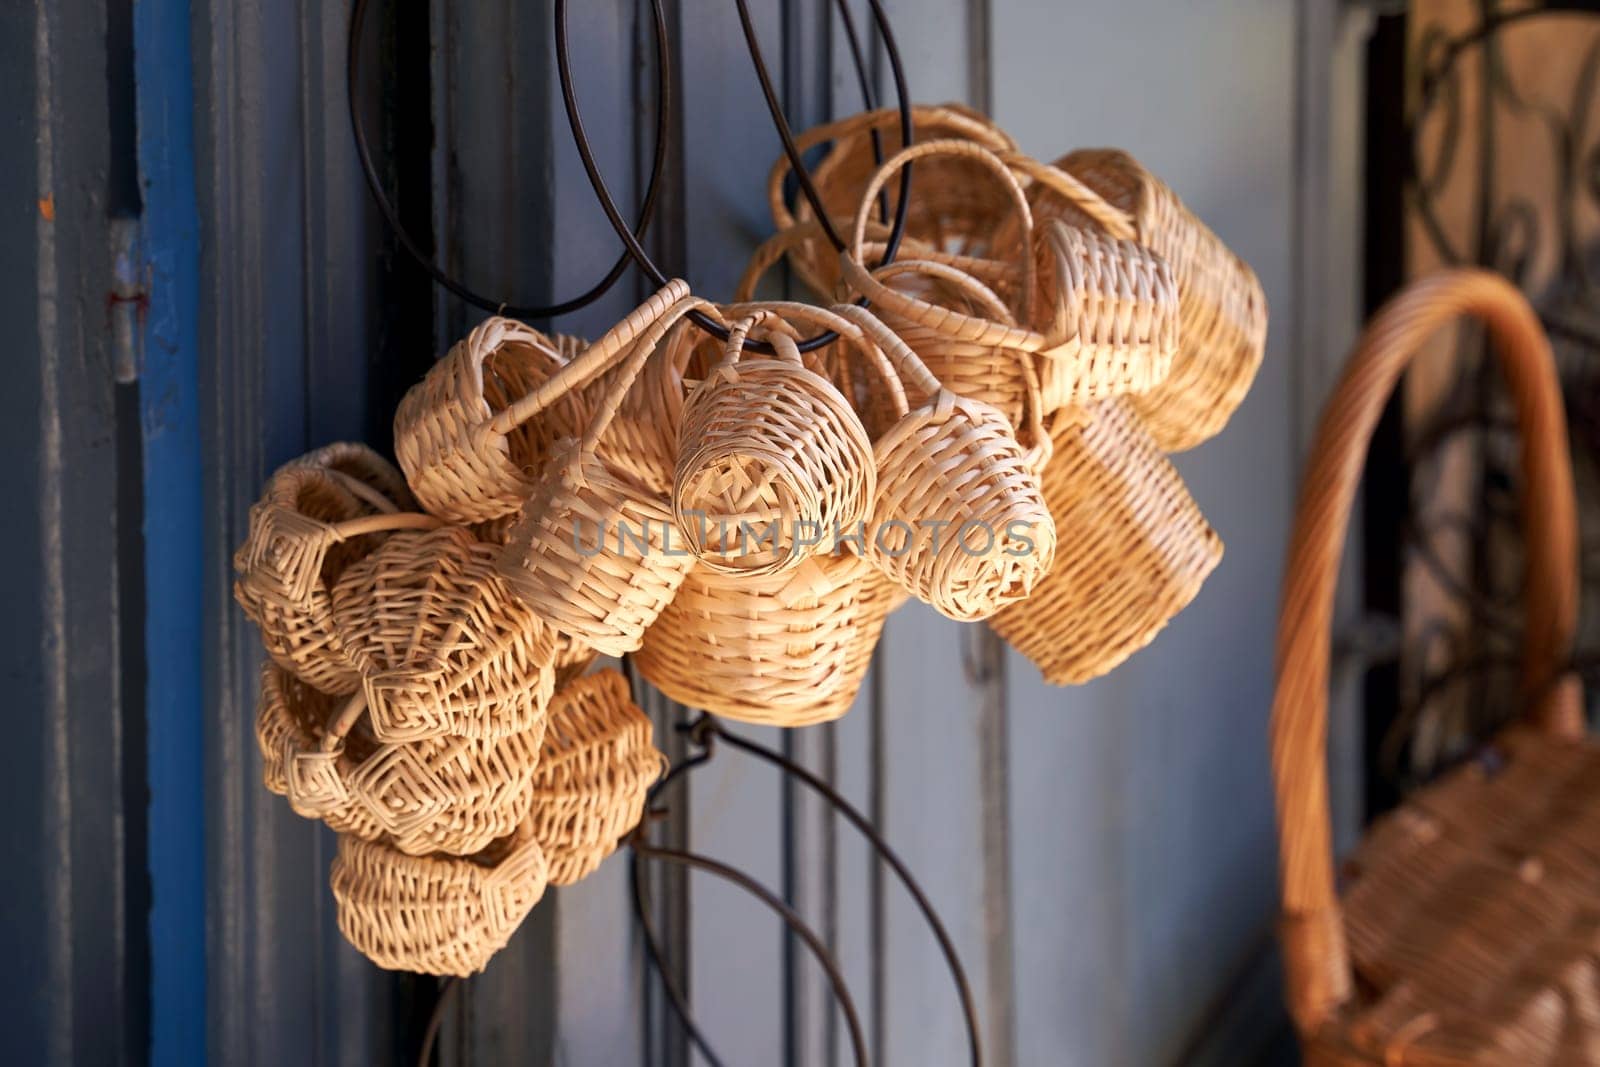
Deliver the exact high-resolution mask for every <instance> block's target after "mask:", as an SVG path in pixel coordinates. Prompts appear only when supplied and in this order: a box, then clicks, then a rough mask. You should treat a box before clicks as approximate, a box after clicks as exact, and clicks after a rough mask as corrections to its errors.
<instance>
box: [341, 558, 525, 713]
mask: <svg viewBox="0 0 1600 1067" xmlns="http://www.w3.org/2000/svg"><path fill="white" fill-rule="evenodd" d="M498 552H499V549H497V548H495V546H493V545H488V544H484V543H483V542H481V541H478V540H477V539H476V538H474V537H473V536H472V535H471V534H470V533H469V532H468V531H467V530H465V529H463V528H462V527H459V526H447V527H444V528H443V529H439V530H434V531H429V532H408V533H403V534H395V535H393V536H391V537H390V538H389V539H388V540H387V541H385V542H384V543H383V544H382V545H381V546H379V547H378V548H377V549H376V550H375V551H374V552H373V553H372V554H371V555H370V556H368V557H367V558H366V559H363V560H361V561H360V562H358V563H355V564H353V565H352V566H351V567H350V568H349V569H348V570H346V571H345V572H344V575H343V576H342V577H341V578H340V579H339V584H338V585H337V586H335V587H334V590H333V622H334V626H335V628H336V629H337V630H338V633H339V637H340V640H341V641H342V642H343V644H344V648H345V651H346V652H347V654H348V655H349V656H350V659H351V661H352V662H353V663H355V664H356V665H357V666H358V667H359V668H360V670H361V673H362V677H363V689H364V690H365V692H366V695H367V701H368V704H369V705H370V714H371V719H372V727H373V732H374V733H375V734H376V735H377V737H378V738H379V739H380V740H383V741H414V740H417V739H419V738H423V737H432V736H436V735H439V734H446V733H448V734H456V735H459V736H463V737H481V738H496V737H506V736H509V735H511V734H517V733H522V732H524V731H527V730H531V729H534V728H535V727H536V726H538V725H539V722H540V721H541V720H542V717H543V715H544V709H545V704H546V702H547V701H548V700H549V697H550V693H551V690H552V688H553V685H554V670H553V663H554V656H555V634H554V632H553V631H552V630H551V628H550V627H549V626H547V625H546V624H545V623H544V621H543V620H542V619H540V617H539V616H538V615H536V614H535V613H534V612H533V611H532V610H531V609H529V608H528V607H527V606H526V605H524V604H522V603H521V602H520V601H519V600H518V599H517V598H516V597H514V596H512V595H510V593H509V591H508V590H507V589H506V587H505V584H504V583H503V582H502V581H501V579H500V576H499V574H498V573H497V572H496V569H495V558H496V556H497V554H498Z"/></svg>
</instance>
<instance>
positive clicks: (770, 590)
mask: <svg viewBox="0 0 1600 1067" xmlns="http://www.w3.org/2000/svg"><path fill="white" fill-rule="evenodd" d="M894 592H895V587H894V586H893V584H892V583H891V582H890V581H889V580H888V579H887V578H885V577H884V576H882V575H881V574H880V573H878V572H877V571H876V569H875V568H873V567H872V566H870V565H869V564H867V563H866V562H865V561H864V560H862V559H861V558H860V557H858V556H856V555H853V554H839V555H829V556H817V557H813V558H812V559H808V560H807V561H806V562H805V563H804V564H802V565H801V566H800V567H799V568H798V569H797V570H794V571H790V572H787V573H784V574H777V575H768V576H765V577H759V578H752V577H746V576H741V577H736V578H735V577H728V576H724V575H719V574H716V573H715V572H711V571H706V570H702V569H699V568H696V569H695V570H694V571H691V572H690V574H689V578H688V580H687V581H685V582H684V584H683V588H682V589H680V590H679V591H678V595H677V597H676V598H675V599H674V600H673V601H672V604H671V605H670V606H669V607H668V608H667V610H666V611H664V612H662V614H661V618H660V619H658V620H657V621H656V625H654V626H652V627H651V628H650V630H649V632H647V633H646V634H645V637H644V647H643V648H641V649H640V650H639V652H638V655H637V656H636V657H635V659H634V663H635V665H636V666H637V667H638V669H639V673H640V674H642V675H643V676H644V677H645V678H646V679H648V680H649V681H650V683H651V684H652V685H654V686H655V687H656V688H658V689H660V690H661V691H662V692H663V693H665V694H667V695H668V696H669V697H671V698H672V699H674V700H677V701H679V702H681V703H684V704H687V705H689V706H691V707H696V708H703V709H704V710H706V711H709V712H712V713H714V714H717V715H721V716H724V717H726V718H730V719H737V720H739V721H741V722H749V723H757V724H761V725H769V726H786V727H795V726H810V725H812V724H814V723H819V722H829V721H831V720H833V719H837V718H839V717H840V716H841V715H843V714H844V713H845V712H847V711H849V710H850V705H851V704H852V703H853V702H854V701H855V697H856V692H857V690H858V689H860V687H861V680H862V678H863V677H865V675H866V672H867V667H868V665H869V664H870V663H871V661H872V652H873V649H875V648H876V647H877V644H878V635H879V634H880V633H881V632H882V630H883V623H884V620H885V619H886V618H887V617H888V614H889V609H890V607H891V605H892V603H893V601H894V599H895V597H894Z"/></svg>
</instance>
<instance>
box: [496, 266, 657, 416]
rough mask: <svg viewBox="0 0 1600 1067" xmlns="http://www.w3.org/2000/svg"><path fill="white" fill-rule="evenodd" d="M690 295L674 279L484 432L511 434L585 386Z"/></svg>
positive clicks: (508, 408)
mask: <svg viewBox="0 0 1600 1067" xmlns="http://www.w3.org/2000/svg"><path fill="white" fill-rule="evenodd" d="M688 295H689V283H688V282H685V281H682V280H681V279H677V278H674V279H673V280H672V281H670V282H668V283H667V284H666V285H665V286H663V287H662V288H660V289H658V290H657V291H656V292H655V293H653V294H651V296H650V299H648V300H646V301H645V302H644V303H643V304H640V305H639V306H638V307H636V308H634V309H633V311H632V312H630V313H629V314H628V316H627V317H626V318H624V319H623V320H622V321H621V322H619V323H617V324H616V325H615V326H613V327H611V329H609V330H607V331H606V332H605V334H604V335H602V336H601V337H600V338H599V339H598V340H596V341H595V342H594V343H593V344H591V345H590V346H589V347H588V348H586V349H584V350H583V352H582V353H581V354H579V355H578V356H577V357H576V358H574V359H573V360H572V362H570V363H568V364H567V365H566V366H564V367H562V368H561V370H559V371H557V372H556V373H555V374H553V375H551V376H550V377H549V378H546V379H545V380H544V381H543V382H541V383H539V387H538V388H537V389H535V390H534V391H533V392H531V393H528V394H527V395H526V396H522V397H519V398H517V400H516V402H515V403H511V404H507V405H506V406H505V407H504V408H501V409H500V411H499V412H498V413H496V415H495V416H494V418H492V419H490V420H489V421H488V422H486V423H484V424H482V429H481V431H480V432H482V433H485V434H507V433H510V432H511V431H512V430H513V429H515V428H516V427H518V426H520V425H522V424H523V423H525V422H527V421H528V420H529V419H531V418H533V417H534V416H535V415H538V414H539V413H540V412H541V411H543V410H545V409H546V408H548V407H549V406H550V405H551V404H554V403H555V402H556V401H558V400H560V399H561V398H562V397H564V396H566V395H567V394H568V393H571V392H573V391H575V390H578V389H582V388H583V387H584V386H586V385H588V384H589V383H590V382H592V381H594V380H595V379H596V378H598V377H600V375H602V374H604V373H605V372H606V371H608V370H610V369H611V368H612V367H613V366H614V365H615V364H616V363H617V362H618V360H620V359H622V358H624V356H625V355H626V354H628V353H629V352H631V351H633V349H632V348H631V347H630V346H631V345H632V343H633V342H634V341H635V340H636V339H637V338H638V337H639V336H640V334H642V333H644V332H645V331H647V330H648V329H650V327H651V326H652V325H654V324H655V323H656V322H658V321H659V320H660V319H661V317H662V316H663V315H665V314H666V313H667V312H668V310H669V309H671V308H672V307H674V306H675V305H676V304H677V303H678V302H679V301H681V300H683V299H684V298H685V297H687V296H688ZM630 380H631V379H630ZM607 421H609V420H607Z"/></svg>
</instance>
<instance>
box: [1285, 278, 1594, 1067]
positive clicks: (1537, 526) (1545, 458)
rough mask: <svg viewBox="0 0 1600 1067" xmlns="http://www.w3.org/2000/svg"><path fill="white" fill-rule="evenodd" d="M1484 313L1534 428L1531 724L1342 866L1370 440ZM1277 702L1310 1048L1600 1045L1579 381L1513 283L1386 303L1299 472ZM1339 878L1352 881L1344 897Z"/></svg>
mask: <svg viewBox="0 0 1600 1067" xmlns="http://www.w3.org/2000/svg"><path fill="white" fill-rule="evenodd" d="M1460 316H1471V317H1473V318H1476V319H1479V320H1482V322H1483V323H1484V325H1485V326H1486V327H1487V333H1488V336H1489V338H1490V341H1491V342H1492V346H1493V348H1494V350H1495V352H1496V355H1497V356H1498V362H1499V364H1500V366H1501V367H1502V369H1503V370H1504V372H1505V377H1506V381H1507V385H1508V386H1509V390H1508V391H1509V394H1510V397H1511V399H1512V401H1513V404H1514V407H1515V410H1516V413H1517V422H1518V425H1519V427H1520V430H1521V435H1522V460H1521V490H1522V496H1523V506H1522V522H1523V544H1524V548H1525V555H1524V558H1525V573H1524V579H1523V581H1524V601H1525V604H1526V622H1525V624H1524V626H1523V630H1522V646H1523V647H1522V682H1523V684H1522V695H1521V710H1522V711H1523V712H1524V713H1525V718H1524V720H1523V722H1522V723H1520V724H1517V725H1514V726H1512V727H1511V728H1510V729H1509V730H1507V731H1506V732H1504V733H1502V735H1501V736H1500V737H1499V739H1498V740H1497V742H1496V743H1495V745H1494V746H1493V747H1492V748H1491V749H1490V751H1489V752H1488V753H1487V754H1486V755H1485V757H1484V758H1483V759H1480V760H1475V761H1472V762H1470V763H1468V764H1466V765H1464V766H1461V767H1459V768H1458V769H1456V770H1454V771H1452V772H1450V773H1449V774H1448V775H1447V776H1446V777H1445V778H1444V779H1443V780H1441V781H1439V782H1437V783H1435V784H1433V785H1430V786H1428V787H1426V788H1424V789H1422V790H1421V791H1419V792H1418V793H1416V794H1415V795H1413V796H1412V797H1411V798H1409V799H1408V800H1407V801H1406V802H1405V804H1404V805H1403V806H1402V807H1401V808H1399V809H1398V810H1397V811H1395V812H1393V813H1391V814H1389V815H1387V816H1385V817H1384V818H1383V819H1381V820H1379V821H1378V822H1377V823H1376V824H1375V825H1374V826H1373V827H1372V828H1371V829H1370V830H1369V831H1368V832H1367V834H1366V836H1365V838H1364V839H1363V842H1362V844H1361V846H1360V847H1359V849H1358V850H1357V853H1356V856H1355V857H1354V862H1353V863H1352V864H1351V865H1349V866H1348V867H1347V868H1346V870H1345V872H1344V877H1342V878H1339V879H1337V880H1336V877H1335V867H1334V856H1333V833H1332V825H1331V818H1330V815H1329V801H1328V772H1327V750H1326V739H1327V733H1328V674H1329V659H1330V647H1329V646H1330V644H1331V641H1330V633H1331V629H1332V621H1333V610H1334V592H1335V588H1336V586H1337V583H1338V572H1339V558H1340V555H1341V549H1342V547H1343V546H1342V542H1343V539H1344V535H1345V527H1346V524H1347V523H1348V521H1349V518H1350V511H1351V508H1352V505H1353V503H1354V501H1355V496H1356V493H1357V490H1358V488H1359V486H1360V481H1361V473H1362V468H1363V463H1364V460H1365V453H1366V449H1367V445H1368V442H1369V441H1370V440H1371V437H1372V433H1373V430H1374V428H1375V427H1376V425H1377V423H1378V420H1379V418H1380V416H1381V415H1382V413H1383V411H1384V410H1385V408H1386V406H1387V404H1388V401H1389V399H1390V397H1391V394H1392V393H1393V390H1394V386H1395V384H1396V382H1397V380H1398V379H1399V376H1400V374H1401V372H1402V371H1403V369H1404V368H1405V366H1406V364H1407V363H1408V362H1409V361H1410V359H1411V357H1412V355H1413V354H1414V353H1415V352H1416V351H1417V350H1418V349H1419V348H1420V347H1421V346H1422V345H1423V343H1424V342H1425V341H1426V340H1427V339H1428V338H1429V336H1430V335H1431V334H1433V333H1434V332H1435V331H1436V330H1438V329H1439V328H1440V327H1442V326H1445V325H1446V324H1449V323H1451V322H1453V321H1454V320H1455V319H1456V318H1458V317H1460ZM1301 484H1302V486H1303V489H1302V492H1301V498H1300V503H1299V507H1298V509H1297V512H1296V516H1295V524H1294V532H1293V535H1292V538H1291V540H1290V552H1289V561H1288V567H1287V569H1286V578H1285V582H1284V590H1283V601H1282V611H1281V614H1280V616H1279V623H1278V681H1277V691H1276V694H1275V695H1274V698H1273V705H1272V729H1271V737H1272V775H1273V780H1274V785H1275V788H1276V793H1277V806H1278V829H1279V873H1280V875H1281V879H1282V886H1283V918H1282V922H1281V927H1280V929H1281V934H1282V940H1283V956H1284V964H1285V992H1286V995H1287V999H1288V1003H1289V1008H1290V1014H1291V1015H1292V1016H1293V1018H1294V1021H1295V1024H1296V1027H1297V1029H1298V1030H1299V1032H1300V1039H1301V1045H1302V1049H1303V1051H1304V1054H1305V1061H1306V1062H1307V1063H1309V1064H1319V1065H1320V1064H1341V1065H1343V1064H1382V1065H1384V1067H1434V1065H1442V1064H1542V1065H1566V1064H1583V1063H1592V1062H1594V1058H1595V1053H1596V1050H1597V1048H1600V1011H1597V1010H1596V1004H1597V1000H1596V995H1597V991H1600V847H1597V843H1600V747H1597V746H1596V745H1594V744H1593V743H1592V742H1591V741H1589V740H1587V739H1586V737H1585V733H1584V714H1583V698H1582V693H1581V690H1580V684H1579V680H1578V678H1577V677H1576V676H1575V674H1573V673H1571V670H1572V668H1571V666H1570V664H1571V652H1570V649H1571V643H1572V638H1573V635H1574V633H1575V632H1576V630H1577V625H1578V592H1579V589H1580V588H1581V583H1580V581H1579V535H1578V519H1577V505H1576V501H1575V494H1574V488H1573V484H1572V469H1571V458H1570V454H1569V441H1568V435H1567V427H1566V418H1565V414H1564V408H1563V400H1562V395H1561V389H1560V383H1559V379H1558V377H1557V370H1556V363H1555V359H1554V357H1553V355H1552V353H1551V349H1550V342H1549V340H1548V339H1547V338H1546V337H1545V335H1544V331H1543V329H1542V328H1541V326H1540V324H1539V319H1538V317H1537V315H1536V313H1535V312H1534V309H1533V308H1532V307H1531V306H1529V304H1528V302H1527V299H1526V298H1525V297H1523V296H1522V294H1520V293H1519V292H1518V291H1517V290H1516V289H1515V288H1514V287H1513V286H1512V285H1511V284H1510V283H1509V282H1507V281H1506V280H1505V279H1503V278H1500V277H1498V276H1496V275H1493V274H1489V273H1487V272H1484V271H1476V270H1458V271H1449V272H1445V273H1441V274H1438V275H1435V276H1433V277H1430V278H1425V279H1423V280H1421V281H1418V282H1415V283H1413V284H1412V285H1410V286H1409V287H1407V288H1406V289H1405V290H1403V291H1402V292H1401V293H1400V294H1399V295H1398V296H1396V297H1395V298H1394V299H1393V300H1391V301H1390V303H1389V304H1387V305H1386V306H1385V307H1384V308H1383V309H1382V310H1381V311H1379V312H1378V314H1377V316H1376V317H1375V318H1374V319H1373V321H1372V323H1371V325H1370V326H1369V327H1368V329H1367V331H1366V333H1365V334H1364V335H1363V337H1362V339H1361V341H1360V343H1359V344H1358V346H1357V349H1356V352H1355V354H1354V355H1353V357H1352V358H1351V361H1350V363H1349V365H1348V367H1347V368H1346V370H1345V373H1344V376H1343V377H1342V378H1341V380H1340V382H1339V384H1338V385H1337V386H1336V387H1335V390H1334V393H1333V395H1332V397H1331V399H1330V400H1329V402H1328V405H1327V407H1326V408H1325V409H1324V411H1323V415H1322V420H1321V422H1320V424H1319V426H1318V430H1317V436H1316V439H1315V443H1314V444H1313V447H1312V452H1311V460H1310V463H1309V465H1308V467H1307V470H1306V476H1305V478H1304V479H1303V481H1302V483H1301ZM1341 884H1342V885H1343V890H1342V893H1341V888H1340V886H1341Z"/></svg>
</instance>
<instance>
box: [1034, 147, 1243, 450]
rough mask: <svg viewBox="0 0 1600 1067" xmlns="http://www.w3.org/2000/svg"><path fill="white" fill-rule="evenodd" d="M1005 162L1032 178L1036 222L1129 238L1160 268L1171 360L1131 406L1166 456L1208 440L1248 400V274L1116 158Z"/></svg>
mask: <svg viewBox="0 0 1600 1067" xmlns="http://www.w3.org/2000/svg"><path fill="white" fill-rule="evenodd" d="M1011 162H1013V163H1017V164H1018V165H1019V167H1020V168H1021V169H1025V170H1027V172H1028V173H1029V174H1030V175H1032V176H1033V177H1034V178H1035V179H1036V180H1035V182H1034V184H1033V185H1032V187H1031V188H1030V200H1031V201H1032V203H1033V207H1034V213H1035V220H1036V221H1037V222H1040V223H1042V222H1043V220H1045V219H1049V218H1061V219H1064V220H1065V221H1067V222H1068V223H1070V224H1071V225H1073V226H1075V227H1079V228H1083V229H1095V228H1100V229H1104V230H1106V231H1107V232H1108V233H1109V234H1110V236H1112V237H1118V238H1121V237H1133V238H1135V239H1136V240H1137V241H1138V242H1139V243H1140V244H1142V245H1144V246H1146V247H1148V248H1149V249H1151V250H1152V251H1154V252H1155V254H1156V255H1158V256H1160V257H1161V258H1162V259H1163V260H1165V261H1166V262H1167V263H1168V264H1169V265H1170V267H1171V268H1172V275H1173V277H1174V278H1175V279H1176V280H1177V283H1178V301H1179V304H1178V316H1179V328H1178V329H1179V336H1178V353H1177V356H1176V358H1175V359H1174V360H1173V362H1172V371H1171V373H1170V374H1169V375H1168V376H1167V378H1166V380H1165V381H1164V382H1162V383H1161V384H1160V385H1158V386H1156V387H1155V388H1153V389H1151V390H1150V391H1148V392H1146V393H1144V394H1142V395H1141V396H1140V397H1139V398H1138V399H1137V400H1135V401H1134V407H1135V408H1137V409H1138V411H1139V414H1141V415H1142V416H1144V419H1145V421H1146V422H1147V423H1148V424H1149V426H1150V431H1151V433H1153V434H1154V435H1155V438H1156V440H1157V441H1158V442H1160V444H1161V447H1162V448H1164V449H1166V450H1167V451H1169V452H1178V451H1182V450H1184V449H1187V448H1193V447H1194V446H1195V445H1198V444H1200V443H1201V442H1203V441H1205V440H1207V439H1209V438H1211V437H1213V436H1215V435H1216V434H1217V433H1218V432H1219V431H1220V430H1221V429H1222V427H1223V426H1224V425H1226V424H1227V421H1228V418H1229V417H1230V416H1231V415H1232V414H1233V412H1234V409H1235V408H1237V407H1238V406H1239V404H1240V402H1241V401H1243V400H1244V397H1245V394H1246V393H1247V392H1249V390H1250V384H1251V383H1252V382H1253V381H1255V376H1256V370H1257V368H1259V367H1260V365H1261V357H1262V355H1263V353H1264V352H1265V350H1266V339H1267V301H1266V295H1265V294H1264V293H1263V292H1262V291H1261V283H1260V282H1259V281H1258V280H1257V279H1256V276H1255V272H1253V271H1252V270H1251V269H1250V266H1249V264H1247V263H1245V262H1244V261H1243V260H1242V259H1240V258H1239V257H1238V256H1236V255H1234V254H1233V252H1232V251H1231V250H1230V249H1229V248H1228V246H1227V245H1225V244H1223V243H1222V241H1220V240H1219V239H1218V238H1217V236H1216V235H1215V234H1213V233H1212V232H1211V231H1210V230H1209V229H1207V228H1206V226H1205V224H1204V223H1203V222H1201V221H1200V220H1199V219H1198V218H1196V217H1195V216H1194V214H1193V213H1191V212H1190V211H1189V209H1188V208H1186V207H1184V206H1183V202H1182V201H1180V200H1179V199H1178V197H1177V195H1176V194H1175V193H1173V191H1172V190H1171V189H1169V188H1167V187H1166V186H1165V185H1163V184H1162V183H1161V182H1160V181H1159V180H1157V179H1156V178H1155V177H1153V176H1152V175H1151V174H1150V173H1149V172H1148V171H1146V170H1145V169H1144V168H1143V167H1142V166H1140V165H1139V163H1138V162H1137V161H1135V160H1134V159H1133V158H1132V157H1131V156H1129V155H1128V154H1127V153H1126V152H1122V151H1118V150H1115V149H1086V150H1083V151H1078V152H1073V153H1071V154H1070V155H1067V156H1064V157H1063V158H1061V159H1060V160H1058V161H1056V163H1055V164H1054V166H1053V167H1045V166H1042V165H1039V164H1033V165H1032V166H1028V165H1027V162H1022V161H1018V160H1014V159H1013V160H1011ZM1029 162H1031V161H1029ZM1086 189H1087V190H1088V191H1089V192H1090V193H1092V194H1093V196H1086V195H1084V194H1085V190H1086ZM1096 198H1103V200H1100V201H1099V202H1098V203H1097V202H1096ZM1108 208H1110V209H1114V213H1110V212H1108V210H1107V209H1108ZM1117 214H1120V216H1121V218H1120V219H1119V218H1117V217H1116V215H1117Z"/></svg>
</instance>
